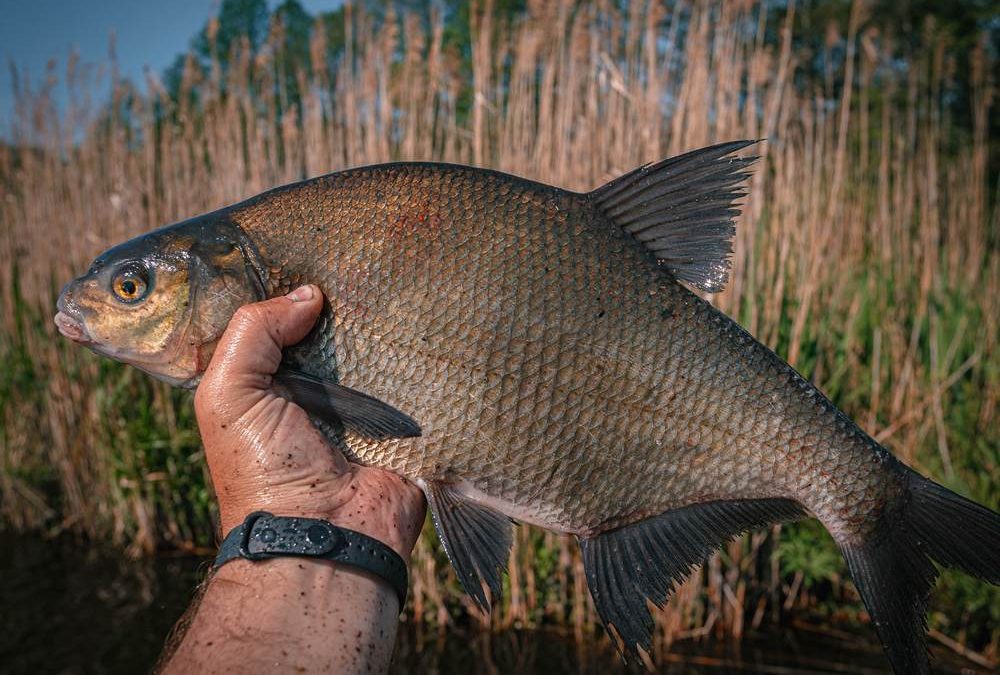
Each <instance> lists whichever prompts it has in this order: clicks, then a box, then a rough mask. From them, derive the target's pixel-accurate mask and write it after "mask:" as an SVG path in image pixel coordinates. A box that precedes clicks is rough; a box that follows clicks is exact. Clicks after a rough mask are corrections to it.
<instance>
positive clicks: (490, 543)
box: [424, 483, 514, 612]
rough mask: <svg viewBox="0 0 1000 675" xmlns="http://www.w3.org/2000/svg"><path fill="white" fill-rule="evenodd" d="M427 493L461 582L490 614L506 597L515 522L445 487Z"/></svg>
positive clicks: (437, 485)
mask: <svg viewBox="0 0 1000 675" xmlns="http://www.w3.org/2000/svg"><path fill="white" fill-rule="evenodd" d="M424 493H425V494H426V495H427V504H428V505H429V506H430V511H431V519H432V520H433V521H434V528H435V529H436V530H437V533H438V538H439V539H440V540H441V544H442V546H444V551H445V553H446V554H447V555H448V560H450V561H451V564H452V567H454V568H455V574H456V575H457V576H458V580H459V581H460V582H461V584H462V587H463V588H464V589H465V592H466V593H468V594H469V595H470V596H471V597H472V599H473V600H475V602H476V604H477V605H479V607H480V609H482V610H483V611H484V612H489V611H490V608H491V603H493V602H497V601H499V600H500V598H501V597H502V595H503V574H504V572H506V571H507V560H508V558H509V557H510V549H511V546H512V545H513V541H514V539H513V521H511V519H510V518H508V517H507V516H505V515H504V514H502V513H500V512H499V511H494V510H493V509H490V508H487V507H485V506H482V505H481V504H477V503H476V502H473V501H471V500H469V499H467V498H466V497H465V496H464V495H462V494H461V493H459V492H458V491H456V490H455V489H454V488H452V487H451V486H449V485H446V484H442V483H428V484H427V486H426V487H425V489H424ZM483 584H485V585H486V588H488V589H489V591H490V593H489V596H487V594H486V592H485V590H484V589H483Z"/></svg>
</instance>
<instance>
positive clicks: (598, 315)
mask: <svg viewBox="0 0 1000 675" xmlns="http://www.w3.org/2000/svg"><path fill="white" fill-rule="evenodd" d="M603 317H604V310H603V309H602V310H601V311H600V312H598V313H597V318H598V319H601V318H603Z"/></svg>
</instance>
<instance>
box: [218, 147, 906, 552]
mask: <svg viewBox="0 0 1000 675" xmlns="http://www.w3.org/2000/svg"><path fill="white" fill-rule="evenodd" d="M374 186H378V188H377V192H378V193H379V194H381V195H382V196H383V198H382V199H377V198H376V195H375V192H376V190H375V187H374ZM501 186H502V187H501ZM303 192H305V194H304V193H303ZM303 203H307V204H309V207H308V208H307V209H305V210H303V211H299V210H298V209H293V208H292V206H291V205H292V204H295V205H300V204H303ZM428 204H433V209H428V207H427V205H428ZM289 214H293V215H291V216H290V215H289ZM231 217H232V218H233V220H234V221H235V222H236V223H237V224H239V225H240V227H242V228H243V230H244V231H246V232H247V234H248V235H249V237H250V239H251V240H252V241H253V242H254V243H255V244H256V246H257V248H258V251H259V252H260V254H261V255H262V257H264V258H265V259H269V260H270V259H276V260H281V261H282V265H281V267H280V268H279V267H277V266H272V270H277V272H276V273H272V278H271V279H270V283H271V286H272V290H271V292H272V293H273V294H277V293H281V292H283V291H284V290H285V289H286V288H288V287H290V285H291V283H290V281H289V280H290V279H292V278H293V277H294V278H295V282H296V283H297V282H298V281H299V280H306V281H310V282H313V283H317V284H318V285H319V286H320V287H321V288H322V289H323V290H324V292H325V293H326V294H327V297H328V299H329V302H330V308H329V310H328V311H329V313H330V316H331V317H332V318H331V319H330V320H329V321H328V322H327V323H326V324H324V325H323V326H321V328H320V329H319V330H317V331H315V332H314V333H313V335H312V336H311V337H310V338H308V339H307V343H306V344H305V345H304V346H303V347H301V348H300V349H301V350H302V351H303V352H306V353H307V356H306V357H304V358H302V359H299V360H300V361H301V362H303V363H308V364H309V367H308V370H309V372H311V373H312V374H314V375H317V376H332V375H339V377H340V378H341V379H342V381H343V382H344V383H345V384H346V385H348V386H350V387H352V388H356V389H359V390H362V391H365V392H366V393H369V394H370V395H372V396H375V397H376V398H379V399H383V400H386V401H389V402H391V403H392V405H394V406H395V407H397V408H399V409H401V410H405V411H406V412H407V413H408V414H409V415H411V416H412V417H413V418H414V419H417V420H419V421H420V424H421V427H422V430H423V436H421V437H420V438H416V439H401V440H395V441H391V442H389V443H380V444H373V443H370V442H366V441H364V440H363V439H358V438H354V437H349V438H348V439H347V441H346V446H345V450H346V451H347V452H348V454H349V455H350V456H351V457H352V458H353V459H355V460H357V461H360V462H362V463H365V464H370V465H374V466H382V467H385V468H389V469H391V470H394V471H398V472H399V473H401V474H403V475H405V476H407V477H409V478H411V479H422V480H431V481H433V480H443V481H448V482H451V483H456V482H463V481H468V482H470V483H471V484H473V485H474V486H476V487H477V489H479V490H481V491H483V492H485V493H487V494H489V495H491V496H493V497H495V498H497V499H498V500H502V501H504V502H510V503H514V504H519V505H520V506H521V507H522V508H526V509H533V508H537V509H539V510H545V509H548V510H551V509H552V506H551V504H553V503H558V504H562V505H563V506H562V507H561V509H560V511H561V512H562V513H563V514H564V516H565V518H566V520H565V522H560V523H548V522H545V520H544V516H543V515H541V514H540V515H541V517H540V518H539V520H540V521H541V522H542V523H543V524H545V525H549V526H555V527H556V529H561V530H566V531H572V532H593V531H594V530H599V529H601V528H610V527H617V526H621V525H625V524H628V522H630V520H629V519H638V518H641V517H648V516H650V515H654V514H658V513H662V512H664V511H667V510H668V509H671V508H675V507H678V506H682V505H685V504H689V503H692V502H696V501H709V500H712V499H753V498H759V497H761V496H794V497H796V498H797V499H798V500H799V501H801V502H802V503H803V504H805V505H806V507H807V508H809V509H810V510H811V511H812V512H813V513H815V514H816V515H818V516H820V517H821V518H822V519H823V520H824V522H827V523H838V522H847V521H852V522H853V521H864V519H865V516H867V515H869V514H871V513H873V512H874V511H876V510H877V509H878V508H879V507H880V506H881V504H882V503H884V501H885V500H886V499H887V497H886V496H885V495H886V492H887V490H890V489H891V487H892V486H891V485H890V486H889V487H888V488H887V487H886V481H885V480H884V477H877V478H873V477H872V475H871V473H870V472H868V471H867V462H863V460H864V459H866V458H867V456H868V455H870V454H871V452H872V446H871V445H870V444H869V443H866V442H865V441H864V439H862V438H860V437H859V438H851V437H850V436H849V435H847V434H845V433H844V430H843V429H840V428H838V427H837V425H836V424H835V423H834V417H835V413H834V412H833V409H832V408H827V407H824V408H823V409H821V410H818V411H817V410H814V407H813V397H812V394H811V392H812V391H813V390H812V389H811V387H809V386H802V383H801V381H800V380H798V378H797V376H794V375H792V374H791V373H790V372H789V371H788V370H787V367H785V366H784V364H783V363H781V362H780V361H778V360H777V359H776V358H775V357H773V355H771V354H770V352H769V351H767V350H766V349H765V348H763V347H762V346H761V345H759V344H758V343H756V341H753V340H752V338H750V337H749V336H746V335H745V334H744V332H743V331H742V329H740V328H738V327H736V326H735V324H733V323H732V322H731V321H730V320H729V319H728V318H726V317H724V316H722V315H721V314H720V313H718V312H717V311H716V310H714V309H713V308H711V307H710V306H709V305H708V304H707V303H705V302H704V301H703V300H701V299H700V298H697V297H696V296H695V295H694V294H692V293H691V292H690V291H688V290H687V289H686V288H684V287H683V286H681V285H680V284H678V283H677V282H676V281H674V280H673V279H671V278H670V277H669V275H666V274H664V273H662V271H660V270H659V269H657V268H656V267H655V266H653V265H651V264H650V260H649V255H648V254H647V253H646V251H645V250H644V249H643V247H642V246H641V245H640V244H639V243H637V242H635V241H633V240H631V239H630V238H628V237H626V236H625V235H624V234H623V233H622V232H621V230H620V229H618V228H616V227H615V226H614V224H613V223H612V222H610V221H609V219H608V218H606V217H603V216H602V215H601V214H600V213H598V212H597V211H596V210H595V209H594V206H593V204H592V202H591V200H590V199H589V198H588V197H587V196H586V195H580V194H574V193H569V192H564V191H558V190H554V189H553V188H550V187H548V186H544V185H540V184H536V183H531V182H529V181H524V180H519V179H515V178H512V177H509V176H503V175H500V174H492V173H490V174H486V175H485V176H484V174H483V173H482V172H477V171H474V170H470V169H467V168H465V167H448V166H440V165H436V166H434V165H420V164H414V165H402V166H401V165H391V166H388V167H383V168H365V169H360V170H355V171H350V172H344V173H340V174H334V175H332V176H329V177H325V178H321V179H317V180H316V181H314V182H312V183H310V184H308V185H307V186H299V187H297V188H294V189H282V190H279V191H277V192H274V193H270V194H269V195H268V196H267V197H266V198H262V199H258V200H255V201H253V202H251V203H249V204H247V205H244V206H242V207H240V208H238V209H234V210H233V211H232V212H231ZM303 217H304V218H306V219H307V220H308V222H310V223H314V224H315V223H320V224H321V230H319V231H316V230H313V231H312V232H311V233H310V236H309V237H308V238H303V237H301V236H299V235H298V233H299V232H300V231H301V230H302V229H303V226H302V222H303V221H302V218H303ZM399 222H410V223H413V222H416V223H419V224H420V226H418V227H415V228H413V229H412V230H410V231H408V233H407V234H408V236H406V237H405V238H398V237H395V236H394V235H395V232H394V230H393V228H394V224H396V223H399ZM432 223H434V224H432ZM289 241H298V242H300V243H299V244H298V245H297V246H294V247H290V246H289V245H288V242H289ZM317 250H319V251H322V253H323V256H317V255H316V252H317ZM331 259H332V260H331ZM331 262H333V263H334V264H331ZM361 268H364V269H366V270H367V271H368V273H367V274H366V275H365V277H364V278H363V279H360V280H357V281H351V288H352V294H353V296H354V297H353V298H351V299H349V300H348V301H347V302H345V303H344V304H341V299H340V298H338V296H337V295H336V293H335V291H336V289H337V288H338V287H340V286H341V285H342V284H341V282H339V281H338V275H339V274H340V272H339V270H343V269H361ZM288 270H295V271H300V270H307V272H306V273H302V272H298V273H293V272H289V271H288ZM609 300H613V301H614V304H612V303H611V302H609ZM351 302H357V303H359V304H360V305H361V306H363V307H366V308H367V309H366V310H365V311H364V313H363V315H362V314H359V313H358V312H356V311H354V310H353V309H352V307H351V306H350V303H351ZM341 313H343V314H344V315H345V316H348V317H351V318H350V319H344V320H340V319H339V317H340V315H341ZM331 329H332V330H331ZM737 335H738V336H739V339H738V340H734V337H735V336H737ZM734 347H735V348H734ZM315 353H319V354H322V355H323V358H322V359H314V358H312V355H313V354H315ZM334 354H335V355H336V359H332V358H330V356H331V355H334ZM335 365H336V367H334V366H335ZM772 398H774V400H773V401H772V400H771V399H772ZM573 411H589V412H590V413H591V414H586V415H582V416H576V415H574V414H573ZM770 419H773V420H775V421H776V422H777V423H776V424H774V425H771V424H769V423H768V422H769V420H770ZM796 421H797V423H796ZM759 422H761V423H763V424H764V425H767V427H768V429H769V430H770V433H769V434H767V435H765V436H763V437H759V436H758V435H757V434H755V433H754V432H753V429H754V428H755V427H756V426H757V425H758V423H759ZM800 429H809V430H811V432H810V433H811V434H812V435H813V436H816V434H817V433H818V432H817V431H816V430H817V429H820V430H822V431H823V433H824V435H825V439H824V442H815V443H812V444H809V445H808V448H809V449H810V451H809V452H806V451H805V448H806V446H803V444H802V442H801V431H800ZM570 446H572V450H571V449H570ZM797 446H803V447H802V450H801V451H800V452H798V453H796V454H795V456H794V457H791V456H789V450H790V448H792V447H797ZM825 447H830V448H836V451H835V452H825V451H824V448H825ZM851 456H854V457H855V458H856V459H855V461H854V462H849V461H845V462H844V463H843V466H841V464H840V463H838V460H840V459H841V458H850V457H851ZM772 457H773V458H782V457H784V458H787V459H789V460H794V463H793V464H791V465H789V466H787V467H785V469H786V470H785V471H781V472H771V473H770V475H767V476H765V475H762V474H761V473H759V472H758V471H755V470H751V471H747V470H745V468H746V467H754V466H756V465H758V464H760V463H765V464H766V463H767V462H768V460H767V458H772ZM573 461H576V462H581V461H583V462H592V463H596V465H597V466H598V467H600V468H601V469H602V470H603V471H602V472H601V473H604V474H605V475H607V476H612V475H613V474H615V473H619V474H622V475H623V476H627V477H628V480H602V481H599V482H596V483H595V482H594V481H591V484H588V485H586V487H585V489H581V487H582V486H581V485H580V484H579V483H577V482H575V481H564V482H558V481H557V482H553V483H552V485H551V487H552V488H553V489H552V490H550V491H548V493H547V494H545V495H544V498H542V497H540V496H539V490H538V486H537V482H536V481H537V479H538V477H539V476H542V475H547V474H549V473H552V470H551V467H552V466H556V467H557V468H556V470H555V474H557V475H574V474H576V473H577V468H576V467H574V466H572V462H573ZM692 461H693V462H695V466H697V468H698V470H699V471H700V472H701V473H698V474H697V475H695V474H694V473H693V472H692V471H691V464H690V462H692ZM775 461H777V460H775ZM824 463H826V464H827V465H828V466H831V467H836V469H837V470H840V469H844V470H846V471H848V472H850V471H851V470H852V469H854V468H857V469H860V470H856V471H855V473H856V474H857V475H856V476H853V475H852V479H853V480H855V481H860V482H861V483H862V484H863V485H864V486H865V489H864V490H863V491H862V494H863V498H862V499H860V500H856V501H851V502H848V503H839V501H838V500H829V499H824V498H823V497H819V498H816V496H815V495H813V494H812V493H802V494H800V493H799V492H798V490H797V489H796V488H797V487H798V486H800V485H802V484H803V483H804V481H803V480H801V478H800V477H801V476H806V475H813V474H816V473H817V472H821V469H819V468H818V467H820V466H822V465H823V464H824ZM681 467H683V468H684V470H678V469H679V468H681ZM740 467H743V468H744V470H738V469H740ZM640 476H641V479H640V478H639V477H640ZM636 480H639V481H640V483H641V484H642V487H643V489H642V490H637V489H635V487H636V482H635V481H636ZM820 492H821V490H820ZM813 504H815V507H814V506H813Z"/></svg>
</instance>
